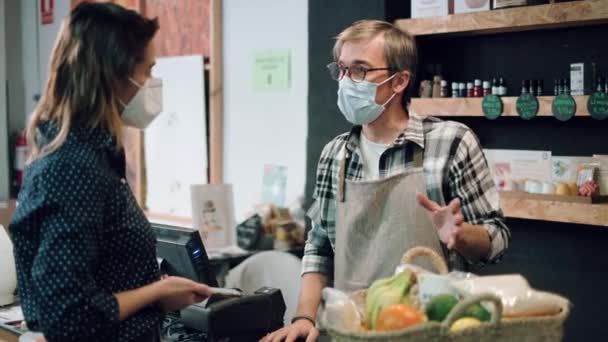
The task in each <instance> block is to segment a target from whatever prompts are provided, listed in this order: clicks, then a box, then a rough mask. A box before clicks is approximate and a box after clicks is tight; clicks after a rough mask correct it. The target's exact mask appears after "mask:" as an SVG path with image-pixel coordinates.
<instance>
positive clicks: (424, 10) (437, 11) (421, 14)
mask: <svg viewBox="0 0 608 342" xmlns="http://www.w3.org/2000/svg"><path fill="white" fill-rule="evenodd" d="M450 2H451V1H449V0H412V2H411V4H412V18H429V17H441V16H445V15H448V14H451V13H452V12H453V11H450Z"/></svg>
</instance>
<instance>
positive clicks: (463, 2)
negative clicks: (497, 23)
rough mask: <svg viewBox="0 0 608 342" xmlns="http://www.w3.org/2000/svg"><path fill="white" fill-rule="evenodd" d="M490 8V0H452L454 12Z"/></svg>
mask: <svg viewBox="0 0 608 342" xmlns="http://www.w3.org/2000/svg"><path fill="white" fill-rule="evenodd" d="M489 10H490V0H454V14H458V13H471V12H480V11H489Z"/></svg>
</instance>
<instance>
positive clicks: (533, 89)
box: [528, 80, 538, 96]
mask: <svg viewBox="0 0 608 342" xmlns="http://www.w3.org/2000/svg"><path fill="white" fill-rule="evenodd" d="M537 87H538V83H537V81H536V80H531V81H530V87H529V88H528V91H529V93H530V95H532V96H538V94H537V93H536V88H537Z"/></svg>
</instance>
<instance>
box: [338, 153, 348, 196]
mask: <svg viewBox="0 0 608 342" xmlns="http://www.w3.org/2000/svg"><path fill="white" fill-rule="evenodd" d="M348 164H350V153H349V152H348V151H347V152H346V153H345V154H344V158H342V159H340V164H339V168H338V201H339V202H344V187H345V186H346V168H347V167H348Z"/></svg>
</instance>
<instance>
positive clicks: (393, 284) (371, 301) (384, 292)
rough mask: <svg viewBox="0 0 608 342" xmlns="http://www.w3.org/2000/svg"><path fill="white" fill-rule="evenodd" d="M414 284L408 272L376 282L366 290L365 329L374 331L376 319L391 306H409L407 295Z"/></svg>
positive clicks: (411, 275) (413, 279)
mask: <svg viewBox="0 0 608 342" xmlns="http://www.w3.org/2000/svg"><path fill="white" fill-rule="evenodd" d="M414 282H415V278H414V276H413V274H412V273H411V272H409V271H405V272H401V273H399V274H397V275H395V276H393V277H391V278H384V279H379V280H376V281H375V282H374V283H373V284H372V286H371V287H370V288H369V289H368V290H367V296H366V301H365V306H366V314H367V327H368V328H369V329H372V330H376V325H377V322H378V317H379V315H380V313H381V312H382V310H383V309H384V308H386V307H389V306H391V305H393V304H409V298H408V294H409V290H410V288H411V287H412V285H413V284H414Z"/></svg>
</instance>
